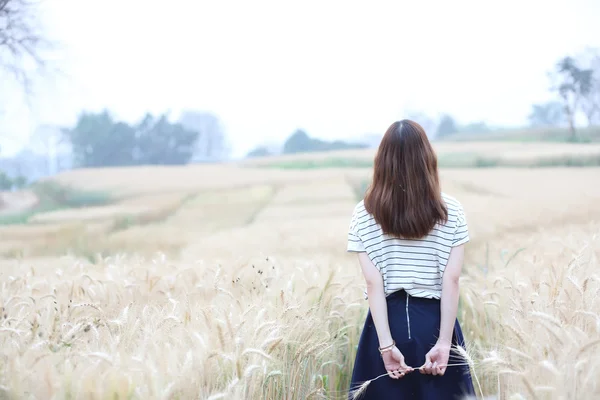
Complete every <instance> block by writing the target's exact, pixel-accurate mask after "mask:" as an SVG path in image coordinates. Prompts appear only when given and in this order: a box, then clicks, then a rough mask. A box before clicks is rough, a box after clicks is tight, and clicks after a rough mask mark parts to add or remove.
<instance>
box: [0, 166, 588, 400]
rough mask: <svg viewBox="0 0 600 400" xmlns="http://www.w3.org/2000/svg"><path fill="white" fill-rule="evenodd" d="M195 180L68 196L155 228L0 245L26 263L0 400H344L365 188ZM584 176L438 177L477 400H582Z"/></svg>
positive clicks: (231, 177)
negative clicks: (352, 231) (460, 224)
mask: <svg viewBox="0 0 600 400" xmlns="http://www.w3.org/2000/svg"><path fill="white" fill-rule="evenodd" d="M203 168H204V167H190V170H189V171H184V170H183V169H180V170H178V171H180V172H179V173H181V174H182V175H180V177H178V178H176V177H177V176H178V175H177V173H178V172H177V170H176V169H165V170H164V175H163V176H162V177H161V175H160V174H158V175H156V174H154V175H152V180H151V181H150V180H149V181H143V179H142V175H140V172H139V171H136V170H132V171H128V170H126V171H121V172H120V173H119V174H117V175H112V172H111V171H87V172H78V173H74V174H73V175H70V177H68V178H69V179H73V180H74V181H76V180H81V182H94V184H95V185H96V186H97V188H102V189H106V188H107V187H115V188H116V187H118V186H119V185H124V183H123V182H125V181H124V180H123V181H121V180H122V179H124V178H123V177H122V175H128V176H129V177H130V178H131V177H136V178H135V179H136V180H135V181H134V182H133V183H134V184H133V185H132V186H134V187H132V188H128V189H127V190H125V189H123V188H122V192H128V193H129V195H130V196H131V197H130V198H128V200H126V201H125V203H124V205H123V204H122V205H121V206H124V207H125V206H126V207H132V208H134V209H142V208H143V207H146V209H147V210H151V211H147V212H154V213H158V214H160V210H164V209H169V213H168V215H166V216H164V215H163V217H164V218H155V219H152V218H151V219H150V220H148V221H145V222H144V223H143V224H141V223H138V222H139V221H137V222H136V223H132V224H130V225H127V224H122V225H121V226H120V228H121V229H117V230H115V229H114V228H115V225H114V218H112V217H106V220H102V219H101V220H98V221H96V222H94V224H87V223H86V224H82V223H78V222H77V221H71V222H66V221H63V222H62V223H61V222H59V221H56V222H53V223H48V224H44V225H26V226H22V227H9V228H10V229H9V228H6V229H4V228H2V229H1V230H0V237H1V238H2V240H1V241H0V243H2V246H7V245H10V246H9V247H11V248H13V249H14V248H27V247H26V244H27V243H29V242H31V243H37V245H36V246H37V247H36V246H33V245H31V247H29V251H28V253H26V254H21V257H20V258H17V259H12V260H3V261H0V307H1V308H2V310H1V312H0V349H1V350H0V398H35V399H42V398H44V399H58V398H72V399H88V398H91V399H104V398H109V397H110V398H135V399H138V398H140V399H141V398H143V399H154V398H161V399H163V398H164V399H187V398H202V399H209V398H210V399H218V398H223V399H250V398H252V399H254V398H265V399H284V398H285V399H307V398H315V399H318V398H329V399H341V398H346V396H347V393H348V389H349V388H348V384H349V378H350V374H351V368H352V363H353V360H354V354H355V346H356V344H357V341H358V337H359V334H360V329H361V327H362V323H363V321H364V316H365V312H366V308H367V303H366V302H365V301H364V299H363V292H362V289H363V279H362V276H361V274H360V270H359V268H358V265H357V262H356V260H355V258H354V257H352V256H351V255H349V254H345V252H344V249H345V240H346V230H347V227H348V223H349V217H350V213H351V212H352V209H353V207H354V204H355V201H356V200H355V199H353V198H352V195H353V193H354V192H353V188H352V187H351V186H350V185H349V183H350V184H353V185H354V184H358V183H359V182H360V181H361V180H362V179H364V178H365V177H367V176H368V171H367V170H344V171H341V170H334V169H332V170H328V171H265V170H259V171H258V174H257V171H255V170H249V171H246V170H243V171H244V172H242V173H241V174H236V171H238V169H237V168H236V167H233V166H225V167H221V168H223V169H222V170H221V172H222V174H221V175H220V176H211V177H206V179H205V181H202V179H200V178H198V179H197V180H196V181H193V182H192V181H189V178H190V177H191V176H194V174H197V173H199V171H205V172H206V171H208V170H209V169H211V168H216V167H206V168H208V169H203ZM215 171H217V169H214V170H212V172H215ZM598 171H599V170H598V169H581V170H580V169H578V170H567V169H545V170H543V171H539V170H510V169H499V170H475V171H471V170H456V171H452V170H448V171H444V172H443V174H442V181H443V184H444V190H446V191H447V192H449V193H450V194H452V195H455V196H456V197H458V198H459V199H460V200H461V202H462V203H463V204H464V206H465V208H466V210H467V213H468V214H467V215H468V220H469V224H470V227H471V237H472V241H471V243H470V245H469V247H468V253H467V263H466V266H465V273H464V276H463V279H462V291H463V295H462V304H461V309H460V318H461V320H462V322H463V328H464V330H465V334H466V336H467V339H468V340H469V344H470V345H469V348H468V349H467V350H468V352H469V356H470V357H471V358H472V359H473V362H474V371H475V373H476V374H477V377H478V378H479V380H480V381H481V383H482V390H483V392H484V394H485V395H486V396H487V395H492V394H496V395H498V396H499V398H502V399H504V398H507V399H508V398H531V399H535V398H537V399H564V398H577V399H584V400H586V399H594V398H598V396H599V395H600V385H598V384H597V383H596V381H595V379H594V378H595V377H596V376H598V374H600V361H598V360H600V357H598V356H599V355H600V314H599V313H598V310H600V300H598V299H597V294H598V293H599V292H600V277H599V273H598V268H599V267H600V263H599V261H598V260H599V256H600V243H599V236H598V235H599V234H600V211H599V209H598V207H597V204H598V200H599V199H600V188H598V185H592V184H590V182H594V181H595V178H597V177H598ZM86 173H89V174H91V175H90V176H92V175H93V176H94V177H95V178H102V179H100V180H99V179H91V178H90V179H84V178H85V174H86ZM260 174H264V175H260ZM111 176H112V178H111ZM75 178H76V179H75ZM61 179H66V178H65V176H63V177H62V178H61ZM111 179H112V180H111ZM161 179H164V180H162V181H161ZM186 179H188V180H187V181H186ZM596 180H597V179H596ZM167 181H171V182H167ZM163 183H164V187H163V188H162V190H163V193H161V186H160V185H162V184H163ZM211 185H212V186H211ZM228 185H229V186H228ZM175 189H177V190H175ZM174 190H175V193H179V194H178V195H176V194H173V191H174ZM136 193H137V194H136ZM182 194H185V195H182ZM189 195H191V196H189ZM170 196H179V197H177V199H181V198H184V197H185V199H186V201H185V202H180V203H178V204H179V205H178V207H177V208H172V207H171V208H169V207H170V205H172V204H173V203H171V201H170V200H169V199H171V200H172V199H174V198H173V197H170ZM158 214H157V215H158ZM82 238H83V239H82ZM84 239H85V242H83V240H84ZM78 240H79V241H80V242H81V243H79V244H78ZM36 241H37V242H36ZM40 243H43V246H45V247H43V248H42V247H40V246H41V245H40ZM75 245H79V246H83V247H82V250H81V254H79V255H78V254H77V253H76V252H71V253H72V255H71V256H67V257H59V254H61V249H62V250H63V251H62V254H64V253H65V251H64V250H65V249H67V248H73V247H74V246H75ZM19 246H20V247H19ZM3 248H4V247H3ZM99 250H102V251H99ZM96 251H98V252H100V253H102V254H103V255H110V257H108V258H103V259H100V260H97V259H96V258H95V257H92V255H93V254H95V252H96ZM86 252H87V253H86ZM84 253H85V254H87V256H82V254H84ZM125 253H128V255H125ZM163 253H164V254H163ZM49 254H54V256H52V257H36V256H44V255H49ZM141 256H144V257H141ZM91 261H93V263H92V262H91ZM373 378H375V377H373ZM380 379H388V378H387V377H382V378H380ZM518 395H520V396H522V397H511V396H518Z"/></svg>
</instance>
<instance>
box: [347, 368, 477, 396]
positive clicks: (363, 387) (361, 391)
mask: <svg viewBox="0 0 600 400" xmlns="http://www.w3.org/2000/svg"><path fill="white" fill-rule="evenodd" d="M465 365H469V363H456V364H446V365H445V367H462V366H465ZM443 366H444V365H440V367H443ZM421 368H423V367H420V368H417V369H415V371H418V370H419V369H421ZM384 376H388V373H387V372H386V373H385V374H381V375H379V376H378V377H375V378H373V379H369V380H368V381H365V382H364V383H363V384H362V385H360V386H359V387H358V388H357V389H355V390H352V391H351V393H352V394H351V396H352V400H358V399H360V397H361V396H362V395H363V394H364V393H365V391H366V390H367V388H368V387H369V385H370V384H371V382H373V381H376V380H377V379H379V378H383V377H384Z"/></svg>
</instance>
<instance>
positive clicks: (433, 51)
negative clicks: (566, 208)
mask: <svg viewBox="0 0 600 400" xmlns="http://www.w3.org/2000/svg"><path fill="white" fill-rule="evenodd" d="M43 7H44V8H43V14H42V15H40V17H41V19H42V22H43V23H44V25H45V27H46V31H47V33H48V38H49V39H51V40H53V41H55V42H57V43H59V44H60V47H59V48H58V50H56V51H55V52H54V53H53V54H52V59H51V65H52V66H53V67H57V68H60V69H61V71H62V74H63V75H61V76H57V75H52V76H51V77H48V78H45V79H43V80H40V79H38V80H37V81H36V86H35V93H34V96H33V98H32V104H31V107H28V106H27V104H26V103H25V101H24V98H23V97H22V96H21V95H20V91H19V90H18V87H17V86H16V85H15V84H10V83H6V80H3V81H1V82H0V84H2V88H1V89H0V92H1V95H2V96H1V98H0V100H1V102H0V106H1V109H2V111H3V113H2V114H0V127H1V128H2V130H3V131H5V132H10V133H11V134H12V137H13V139H12V140H10V141H4V140H3V143H2V147H3V148H4V149H3V152H4V154H5V155H6V154H7V152H9V153H10V152H14V151H15V150H16V149H18V148H19V147H20V146H22V145H23V143H26V140H27V137H28V135H30V134H31V132H32V131H33V130H34V129H35V127H36V126H37V125H38V124H59V125H63V126H69V125H72V124H74V122H75V121H76V118H77V115H78V113H79V112H81V111H82V110H94V111H97V110H101V109H103V108H105V107H106V108H108V109H110V110H111V111H112V112H113V113H114V115H115V116H116V117H117V118H120V119H123V120H126V121H129V122H134V121H136V120H138V119H139V118H141V116H142V115H143V114H144V113H145V112H147V111H149V112H152V113H161V112H164V111H170V112H171V115H172V116H173V118H174V119H175V118H177V117H178V116H179V113H180V112H181V110H182V109H198V110H208V111H212V112H214V113H216V114H217V115H218V116H219V117H220V118H221V120H222V121H223V124H224V127H225V129H226V133H227V135H228V138H229V140H230V142H231V143H232V145H233V149H234V155H238V156H239V155H241V154H245V153H246V152H247V151H248V150H249V149H250V148H251V147H253V146H254V145H256V144H258V143H261V142H264V141H274V140H277V141H283V140H284V139H285V138H286V137H287V136H288V135H289V134H290V133H291V132H292V131H293V130H294V129H296V128H299V127H301V128H304V129H305V130H306V131H307V132H308V133H309V134H310V135H312V136H318V137H322V138H345V137H357V136H360V135H362V134H364V133H382V132H383V131H384V130H385V129H386V128H387V126H388V125H389V124H390V123H391V122H393V121H394V120H396V119H400V118H402V117H404V116H405V115H406V114H405V112H407V111H409V110H413V111H423V112H426V113H430V114H438V113H441V112H448V113H450V114H452V115H454V116H455V117H456V118H457V119H458V120H459V121H460V122H469V121H479V120H485V121H487V122H488V123H490V124H502V125H522V124H524V123H525V122H526V117H527V114H528V113H529V111H530V106H531V104H532V103H534V102H542V101H546V100H548V99H550V98H551V96H552V95H551V94H550V93H549V91H548V87H549V82H548V77H547V75H546V74H547V72H548V71H549V70H550V69H551V68H552V67H553V65H554V63H555V62H556V61H557V60H558V58H560V57H561V56H564V55H565V54H569V53H570V54H574V53H576V52H579V51H581V50H583V49H585V48H586V47H600V23H599V22H598V21H599V20H600V1H598V0H545V1H541V0H505V1H494V2H492V1H481V0H453V1H448V0H439V1H433V0H418V1H417V0H413V1H399V0H396V1H387V2H383V1H374V0H369V1H361V2H358V1H331V0H320V1H316V0H302V1H295V2H292V1H283V0H273V1H262V0H254V1H241V0H240V1H236V2H234V1H226V0H215V1H200V0H169V1H153V0H144V1H142V0H104V1H90V0H44V5H43Z"/></svg>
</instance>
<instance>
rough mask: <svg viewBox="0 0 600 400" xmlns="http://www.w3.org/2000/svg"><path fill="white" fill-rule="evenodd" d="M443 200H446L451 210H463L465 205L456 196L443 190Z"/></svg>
mask: <svg viewBox="0 0 600 400" xmlns="http://www.w3.org/2000/svg"><path fill="white" fill-rule="evenodd" d="M442 200H444V202H445V203H446V205H447V206H448V208H449V209H450V210H455V211H458V210H461V211H462V209H463V206H462V204H461V203H460V201H459V200H458V199H457V198H456V197H454V196H451V195H449V194H448V193H445V192H442Z"/></svg>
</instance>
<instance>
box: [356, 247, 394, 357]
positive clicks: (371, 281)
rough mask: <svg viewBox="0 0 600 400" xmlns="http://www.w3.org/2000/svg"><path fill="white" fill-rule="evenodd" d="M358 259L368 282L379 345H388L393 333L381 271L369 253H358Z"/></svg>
mask: <svg viewBox="0 0 600 400" xmlns="http://www.w3.org/2000/svg"><path fill="white" fill-rule="evenodd" d="M358 261H359V262H360V267H361V269H362V273H363V275H364V277H365V281H366V283H367V297H368V300H369V309H370V310H371V317H372V318H373V323H374V324H375V330H376V331H377V338H378V339H379V347H386V346H389V345H391V344H392V334H391V333H390V326H389V323H388V313H387V302H386V300H385V292H384V290H383V278H382V276H381V273H380V272H379V270H378V269H377V267H375V265H373V262H372V261H371V259H370V258H369V256H368V255H367V253H364V252H362V253H358Z"/></svg>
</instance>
